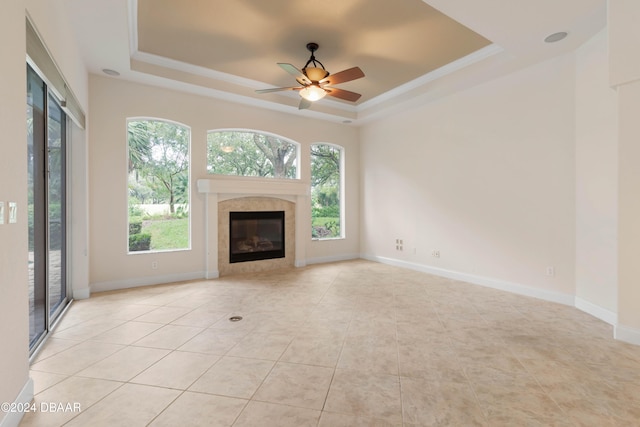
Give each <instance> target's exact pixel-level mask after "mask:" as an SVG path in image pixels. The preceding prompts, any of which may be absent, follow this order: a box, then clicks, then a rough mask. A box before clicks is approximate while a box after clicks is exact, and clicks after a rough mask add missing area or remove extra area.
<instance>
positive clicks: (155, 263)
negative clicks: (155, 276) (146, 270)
mask: <svg viewBox="0 0 640 427" xmlns="http://www.w3.org/2000/svg"><path fill="white" fill-rule="evenodd" d="M151 269H152V270H157V269H158V261H151Z"/></svg>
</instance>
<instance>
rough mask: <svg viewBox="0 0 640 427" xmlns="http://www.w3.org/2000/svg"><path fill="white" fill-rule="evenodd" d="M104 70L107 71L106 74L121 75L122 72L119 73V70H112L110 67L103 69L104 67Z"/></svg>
mask: <svg viewBox="0 0 640 427" xmlns="http://www.w3.org/2000/svg"><path fill="white" fill-rule="evenodd" d="M102 72H103V73H105V74H106V75H108V76H114V77H116V76H119V75H120V73H119V72H117V71H116V70H112V69H110V68H103V69H102Z"/></svg>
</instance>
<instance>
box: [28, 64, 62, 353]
mask: <svg viewBox="0 0 640 427" xmlns="http://www.w3.org/2000/svg"><path fill="white" fill-rule="evenodd" d="M66 120H67V118H66V114H65V113H64V111H63V110H62V108H61V106H60V103H59V102H58V100H57V99H56V98H55V96H54V95H53V94H51V93H50V92H49V91H48V90H47V85H46V84H45V82H44V81H43V80H42V79H41V78H40V77H39V76H38V74H37V73H36V72H35V71H34V70H33V69H32V68H31V67H29V66H27V146H28V157H27V163H28V171H29V175H28V179H29V187H28V188H29V194H28V202H29V206H28V220H29V261H28V262H29V347H30V349H31V350H34V349H35V348H36V347H37V345H38V344H39V343H40V342H41V341H42V339H43V338H44V336H45V335H46V333H47V332H48V331H49V329H50V328H51V325H52V324H53V322H54V321H55V320H56V318H57V317H58V315H59V314H60V313H61V311H62V310H63V309H64V306H65V305H66V303H67V302H68V298H67V292H66V289H67V287H66V284H67V281H66V192H65V189H66V180H65V177H66V162H65V159H66Z"/></svg>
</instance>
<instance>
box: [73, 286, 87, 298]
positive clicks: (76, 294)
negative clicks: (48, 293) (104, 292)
mask: <svg viewBox="0 0 640 427" xmlns="http://www.w3.org/2000/svg"><path fill="white" fill-rule="evenodd" d="M90 296H91V288H82V289H73V299H87V298H89V297H90Z"/></svg>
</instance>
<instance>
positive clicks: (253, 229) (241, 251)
mask: <svg viewBox="0 0 640 427" xmlns="http://www.w3.org/2000/svg"><path fill="white" fill-rule="evenodd" d="M271 258H284V211H268V212H229V262H230V263H234V262H246V261H257V260H263V259H271Z"/></svg>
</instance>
